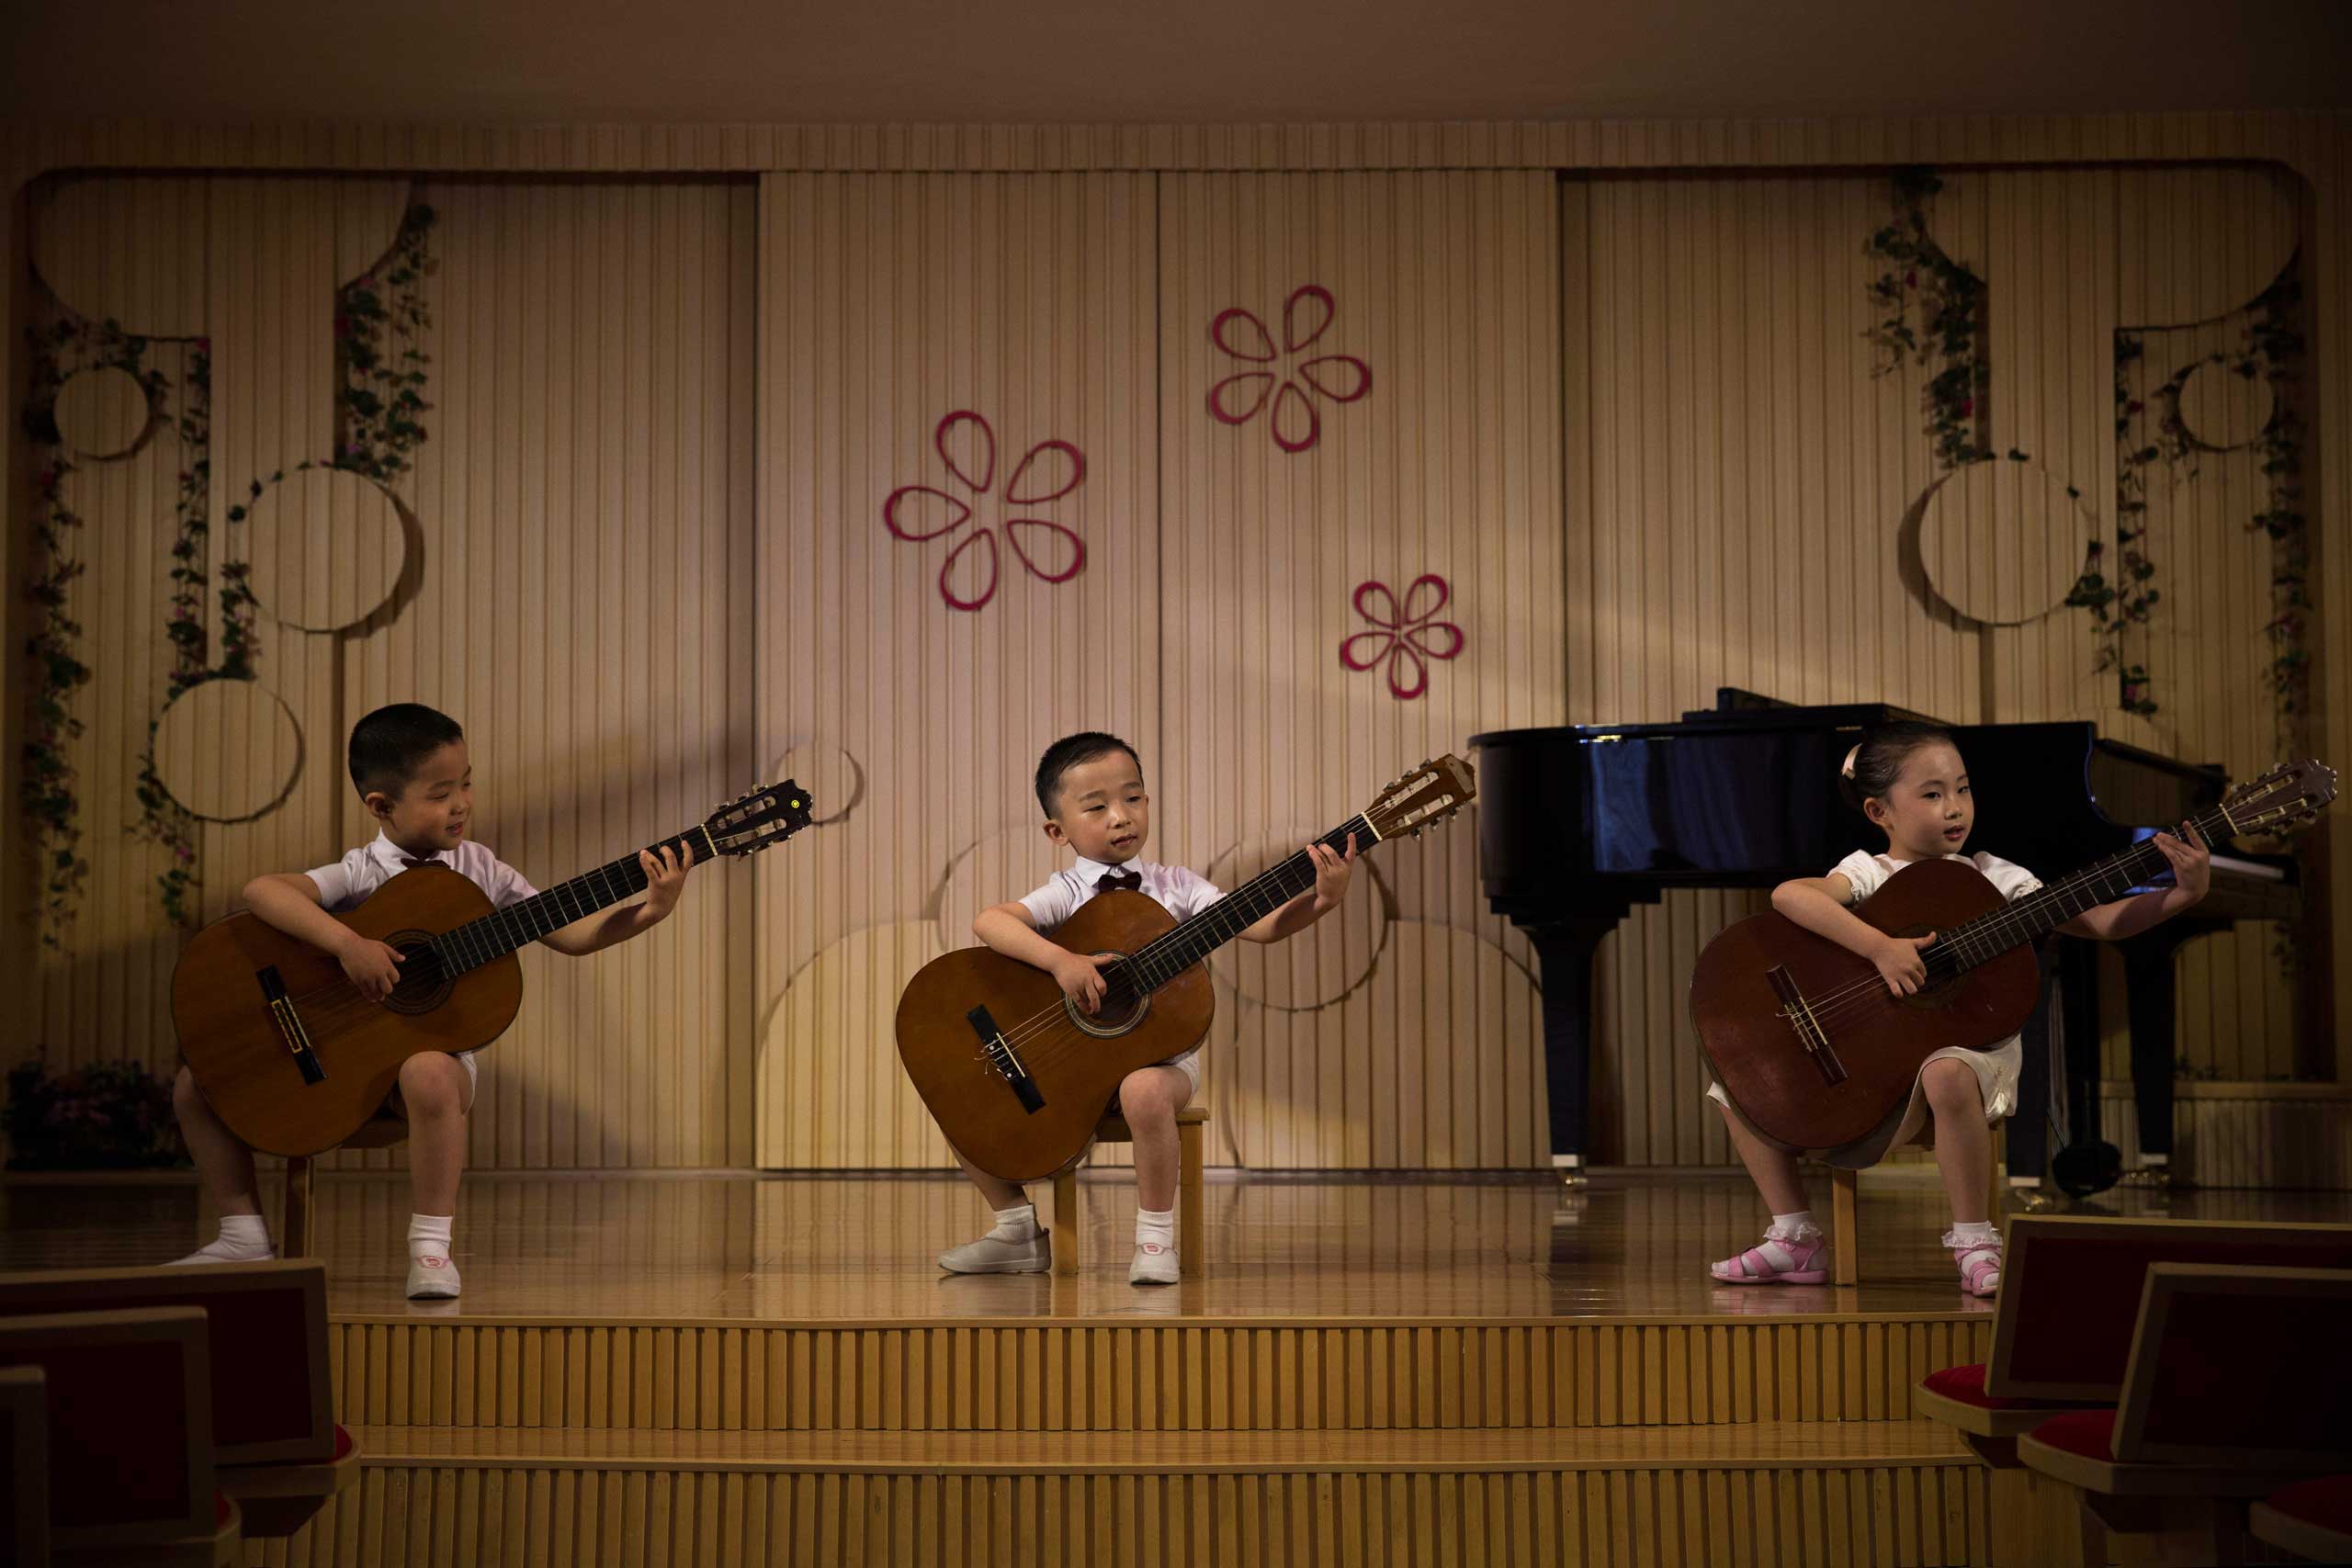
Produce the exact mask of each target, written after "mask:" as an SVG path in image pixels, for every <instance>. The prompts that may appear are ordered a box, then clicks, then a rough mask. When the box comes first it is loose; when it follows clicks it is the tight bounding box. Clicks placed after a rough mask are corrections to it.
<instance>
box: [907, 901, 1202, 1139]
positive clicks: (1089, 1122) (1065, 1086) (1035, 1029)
mask: <svg viewBox="0 0 2352 1568" xmlns="http://www.w3.org/2000/svg"><path fill="white" fill-rule="evenodd" d="M1175 924H1176V920H1175V917H1173V916H1172V915H1170V913H1169V912H1168V911H1167V910H1166V909H1164V908H1160V907H1159V904H1158V903H1157V902H1155V901H1154V900H1152V899H1150V898H1148V897H1145V896H1144V895H1143V894H1141V893H1131V892H1115V893H1104V894H1102V895H1100V896H1098V897H1094V898H1091V899H1090V900H1088V901H1087V902H1086V903H1085V904H1083V905H1081V906H1080V908H1079V910H1078V912H1077V913H1076V914H1074V915H1072V916H1071V917H1070V918H1069V919H1068V920H1066V921H1064V922H1063V923H1062V925H1061V926H1060V927H1059V928H1058V929H1057V930H1056V931H1055V932H1054V934H1053V938H1052V940H1053V941H1054V942H1058V943H1059V944H1060V945H1062V946H1063V947H1066V948H1068V949H1069V951H1071V952H1072V953H1134V952H1136V950H1137V949H1139V948H1141V947H1142V946H1143V945H1144V944H1145V943H1146V942H1149V941H1151V940H1152V939H1153V938H1154V937H1157V936H1159V935H1161V934H1162V933H1163V932H1166V931H1170V929H1172V928H1173V927H1174V926H1175ZM976 1009H985V1010H986V1013H987V1016H988V1017H989V1019H990V1020H992V1021H994V1023H995V1025H996V1027H997V1028H998V1029H999V1030H1001V1031H1002V1032H1003V1034H1004V1035H1005V1037H1006V1039H1007V1041H1008V1043H1010V1045H1011V1047H1012V1052H1013V1054H1014V1055H1015V1057H1016V1058H1017V1059H1018V1061H1019V1064H1020V1066H1021V1067H1022V1069H1023V1070H1025V1072H1026V1073H1027V1075H1028V1077H1029V1078H1030V1079H1031V1081H1032V1082H1033V1083H1034V1084H1035V1089H1036V1092H1037V1094H1038V1096H1039V1098H1040V1100H1041V1103H1040V1104H1039V1105H1038V1106H1037V1108H1036V1109H1035V1111H1030V1110H1027V1109H1025V1108H1024V1107H1023V1103H1022V1100H1021V1098H1020V1096H1019V1095H1018V1094H1017V1093H1016V1092H1015V1090H1014V1089H1013V1086H1012V1082H1011V1081H1010V1080H1009V1079H1008V1078H1007V1077H1005V1075H1004V1074H1003V1073H1002V1072H1001V1071H999V1070H998V1068H997V1067H996V1066H992V1065H991V1064H990V1062H989V1057H988V1056H987V1055H986V1054H985V1053H984V1050H983V1036H982V1034H981V1033H980V1032H979V1031H978V1029H977V1028H976V1027H975V1025H974V1023H973V1021H972V1019H971V1017H970V1015H971V1014H972V1013H973V1012H974V1010H976ZM1215 1013H1216V993H1215V992H1214V991H1213V990H1211V988H1210V986H1209V975H1208V967H1207V965H1206V964H1193V966H1192V967H1191V968H1189V969H1187V970H1185V971H1184V972H1183V973H1182V974H1180V975H1178V976H1176V977H1175V978H1174V979H1172V980H1170V981H1169V982H1167V983H1166V984H1165V985H1163V986H1160V987H1159V988H1157V989H1156V990H1154V991H1152V992H1151V993H1150V994H1149V995H1148V996H1147V997H1146V998H1144V999H1143V1001H1142V1002H1141V1003H1140V1004H1138V1005H1136V1006H1133V1007H1131V1008H1129V1009H1128V1010H1126V1011H1125V1012H1124V1013H1121V1012H1119V1011H1117V1010H1114V1007H1113V1006H1112V1005H1110V1004H1109V1003H1108V1002H1106V1003H1105V1005H1104V1008H1103V1012H1102V1013H1101V1014H1099V1015H1097V1016H1095V1017H1092V1018H1088V1017H1086V1016H1085V1015H1083V1014H1081V1013H1079V1012H1078V1011H1077V1010H1075V1009H1073V1008H1071V1007H1069V1004H1068V1003H1067V1001H1066V1000H1065V998H1063V996H1062V988H1061V987H1059V986H1058V985H1057V984H1055V982H1054V977H1053V976H1051V975H1048V974H1046V972H1045V971H1044V970H1042V969H1037V968H1033V967H1031V966H1030V965H1029V964H1023V963H1022V962H1021V961H1020V960H1019V959H1015V958H1007V957H1006V956H1004V954H1002V953H997V952H994V951H992V950H991V949H989V948H986V947H967V948H963V949H960V950H959V951H957V952H955V953H948V954H946V955H945V956H944V957H940V958H935V959H933V960H932V961H931V962H930V963H929V964H924V965H923V967H922V970H921V972H920V973H918V974H917V975H916V976H915V977H914V979H913V980H912V981H911V982H910V984H909V985H908V987H907V988H906V991H905V993H904V994H903V995H902V996H900V997H899V1014H898V1036H899V1058H900V1059H901V1060H902V1061H903V1062H904V1063H905V1064H906V1068H907V1076H908V1077H910V1078H912V1079H913V1080H914V1086H915V1090H916V1092H917V1093H919V1094H921V1095H922V1102H923V1104H925V1105H926V1106H928V1107H930V1109H931V1113H932V1115H933V1117H935V1118H937V1120H938V1122H939V1125H940V1129H941V1131H943V1132H944V1133H945V1134H947V1141H948V1142H949V1143H951V1144H953V1145H956V1148H957V1149H958V1150H960V1151H961V1152H962V1153H963V1154H964V1156H965V1157H967V1159H969V1160H970V1161H971V1162H972V1163H973V1164H974V1165H977V1166H978V1167H979V1168H981V1169H982V1170H985V1171H988V1172H989V1174H991V1175H993V1176H999V1177H1002V1178H1003V1179H1005V1180H1007V1181H1034V1180H1035V1179H1038V1178H1039V1177H1045V1176H1051V1175H1052V1174H1053V1173H1054V1172H1056V1171H1057V1170H1059V1169H1061V1168H1063V1167H1064V1166H1067V1165H1069V1163H1070V1162H1072V1161H1073V1160H1075V1159H1077V1158H1078V1157H1079V1156H1080V1155H1082V1154H1084V1153H1085V1152H1086V1145H1087V1143H1088V1141H1089V1140H1090V1139H1091V1138H1092V1137H1093V1135H1094V1127H1095V1123H1096V1122H1100V1121H1102V1119H1103V1110H1104V1108H1105V1107H1107V1106H1108V1105H1109V1104H1110V1102H1111V1096H1112V1095H1113V1094H1114V1093H1115V1092H1117V1090H1118V1088H1119V1080H1121V1079H1122V1078H1124V1077H1126V1076H1127V1075H1128V1074H1129V1073H1131V1072H1133V1071H1135V1070H1136V1068H1137V1067H1148V1066H1151V1065H1152V1064H1153V1063H1154V1062H1164V1061H1166V1060H1167V1059H1168V1058H1169V1057H1170V1056H1173V1055H1178V1054H1179V1053H1181V1052H1183V1051H1186V1050H1189V1049H1190V1048H1191V1047H1193V1045H1196V1044H1198V1043H1200V1041H1201V1039H1202V1037H1203V1036H1204V1035H1205V1034H1207V1033H1208V1029H1209V1021H1210V1019H1211V1018H1212V1017H1213V1016H1215Z"/></svg>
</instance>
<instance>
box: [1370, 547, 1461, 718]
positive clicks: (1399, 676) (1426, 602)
mask: <svg viewBox="0 0 2352 1568" xmlns="http://www.w3.org/2000/svg"><path fill="white" fill-rule="evenodd" d="M1452 597H1453V588H1452V587H1451V586H1450V585H1448V583H1447V582H1446V581H1445V579H1443V578H1442V577H1439V576H1437V575H1435V574H1434V573H1429V572H1424V573H1423V574H1422V575H1420V576H1419V577H1417V578H1415V579H1413V582H1412V586H1411V587H1409V588H1408V589H1406V590H1405V603H1404V604H1403V605H1402V606H1401V607H1400V606H1399V605H1398V604H1397V595H1396V594H1394V593H1392V592H1389V589H1388V584H1386V583H1385V582H1360V583H1358V584H1356V594H1355V605H1356V614H1357V615H1362V616H1363V618H1364V619H1365V620H1367V621H1369V622H1371V623H1372V626H1373V627H1374V629H1373V630H1371V631H1368V632H1358V633H1356V635H1355V636H1353V637H1350V638H1348V639H1347V641H1345V642H1343V643H1341V644H1340V663H1341V664H1344V665H1346V666H1347V667H1348V668H1349V669H1351V670H1369V669H1371V668H1373V666H1374V665H1376V664H1382V663H1385V664H1386V665H1387V666H1388V691H1389V694H1390V695H1391V696H1394V697H1396V698H1397V700H1398V701H1400V702H1410V701H1412V700H1413V699H1414V698H1415V697H1418V696H1419V695H1420V694H1422V693H1423V692H1426V691H1428V690H1429V688H1430V667H1429V662H1428V661H1429V660H1432V659H1451V658H1453V656H1454V655H1455V654H1457V653H1460V652H1461V651H1462V643H1463V637H1462V628H1461V627H1460V626H1455V625H1454V624H1453V622H1452V621H1441V620H1438V619H1436V618H1435V616H1436V615H1437V613H1438V612H1439V611H1440V610H1442V609H1444V608H1445V602H1446V601H1447V600H1448V599H1450V598H1452ZM1368 599H1369V600H1374V601H1376V602H1377V604H1378V606H1379V607H1378V608H1375V607H1374V605H1373V604H1366V603H1365V601H1366V600H1368ZM1439 642H1442V643H1443V644H1444V646H1443V647H1442V648H1440V647H1438V646H1437V644H1438V643H1439ZM1358 643H1363V644H1364V645H1365V647H1366V651H1364V652H1363V653H1359V652H1357V651H1356V645H1357V644H1358ZM1408 672H1409V674H1410V676H1411V683H1410V684H1409V685H1408V684H1407V682H1406V681H1405V680H1404V679H1403V677H1404V676H1405V675H1406V674H1407V673H1408Z"/></svg>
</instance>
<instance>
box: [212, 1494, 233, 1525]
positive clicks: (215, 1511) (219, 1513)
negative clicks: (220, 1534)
mask: <svg viewBox="0 0 2352 1568" xmlns="http://www.w3.org/2000/svg"><path fill="white" fill-rule="evenodd" d="M228 1523H229V1495H228V1494H227V1493H226V1492H215V1493H214V1494H213V1495H212V1528H213V1529H225V1528H227V1526H228Z"/></svg>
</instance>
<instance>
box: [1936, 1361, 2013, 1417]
mask: <svg viewBox="0 0 2352 1568" xmlns="http://www.w3.org/2000/svg"><path fill="white" fill-rule="evenodd" d="M1924 1386H1925V1387H1926V1388H1927V1390H1928V1393H1940V1394H1942V1395H1943V1396H1944V1397H1945V1398H1946V1399H1956V1400H1958V1401H1960V1403H1962V1404H1973V1405H1975V1406H1976V1407H1977V1408H1978V1409H1980V1410H2022V1409H2025V1408H2028V1407H2029V1406H2030V1405H2031V1404H2033V1403H2034V1402H2033V1401H2032V1400H2030V1399H1996V1398H1994V1397H1993V1396H1992V1395H1991V1394H1989V1393H1985V1363H1984V1362H1982V1361H1979V1362H1977V1363H1975V1364H1974V1365H1973V1366H1967V1367H1946V1368H1945V1369H1944V1370H1943V1371H1939V1372H1929V1373H1928V1377H1927V1381H1926V1383H1925V1385H1924Z"/></svg>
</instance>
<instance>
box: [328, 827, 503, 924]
mask: <svg viewBox="0 0 2352 1568" xmlns="http://www.w3.org/2000/svg"><path fill="white" fill-rule="evenodd" d="M419 858H422V859H425V860H437V861H439V862H440V863H442V864H443V865H446V866H447V867H449V868H450V869H451V870H452V871H455V872H456V873H457V874H458V875H460V876H462V877H464V878H466V880H468V881H469V882H471V883H472V884H473V885H474V886H477V887H479V888H481V890H482V891H483V892H484V893H486V894H488V895H489V896H490V901H491V903H492V906H493V907H495V908H501V909H504V908H510V907H512V906H513V905H516V904H519V903H521V902H522V901H523V900H524V899H526V898H529V897H535V896H536V895H537V893H538V889H537V888H536V887H534V886H531V885H530V884H529V883H528V882H526V881H525V880H524V879H523V874H522V873H521V872H519V871H516V870H515V868H514V867H513V866H511V865H508V864H507V863H505V862H504V861H503V860H500V859H499V858H498V857H497V856H496V855H494V854H492V853H491V852H490V851H489V850H488V849H486V848H484V847H483V846H482V845H481V844H477V843H475V842H474V841H473V840H471V839H467V840H462V841H460V842H459V843H458V847H457V848H456V849H454V850H441V851H437V852H435V853H433V854H430V855H425V856H422V857H419ZM409 859H410V856H409V853H408V852H407V851H406V850H403V849H401V847H400V846H399V845H398V844H395V843H393V842H392V840H391V839H390V836H389V835H387V834H383V833H378V834H377V835H376V838H375V841H374V842H372V843H368V844H363V845H361V846H360V847H359V848H357V849H356V850H353V851H352V852H349V853H348V854H346V855H345V856H344V857H343V858H342V859H341V860H339V861H335V862H334V863H331V864H328V865H322V866H320V867H319V868H318V869H317V870H315V871H310V872H305V873H304V875H306V876H308V877H309V878H310V879H311V881H312V882H314V883H316V884H317V885H318V888H319V902H320V903H322V904H323V905H325V906H326V910H327V913H328V914H330V915H340V914H343V913H345V911H347V910H349V909H351V908H355V907H356V906H357V905H358V904H360V903H361V902H362V901H364V900H365V899H366V898H367V897H368V895H369V894H370V893H373V892H375V891H376V889H378V888H379V887H381V886H384V884H385V883H387V882H390V880H391V879H392V878H393V877H395V876H398V875H399V874H401V872H403V871H406V870H407V869H408V862H409Z"/></svg>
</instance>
